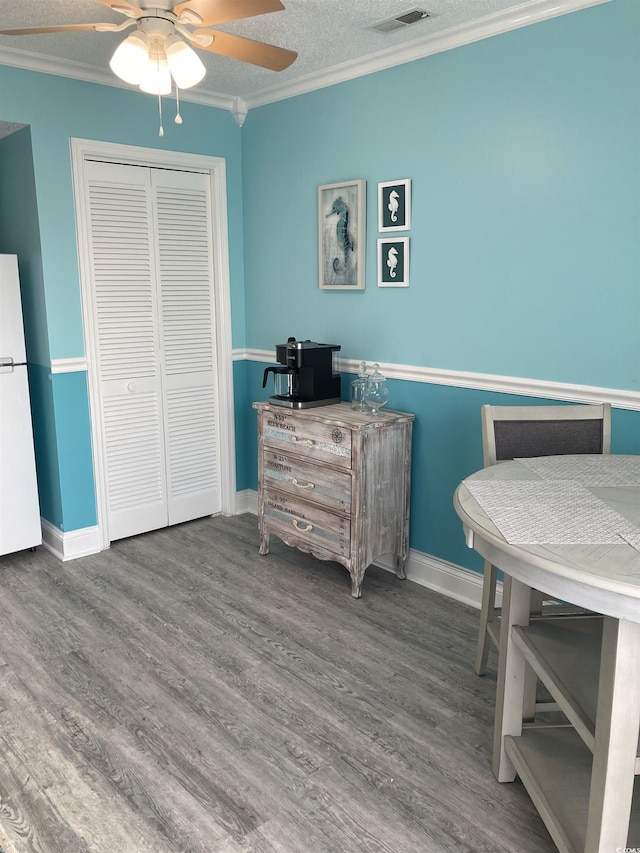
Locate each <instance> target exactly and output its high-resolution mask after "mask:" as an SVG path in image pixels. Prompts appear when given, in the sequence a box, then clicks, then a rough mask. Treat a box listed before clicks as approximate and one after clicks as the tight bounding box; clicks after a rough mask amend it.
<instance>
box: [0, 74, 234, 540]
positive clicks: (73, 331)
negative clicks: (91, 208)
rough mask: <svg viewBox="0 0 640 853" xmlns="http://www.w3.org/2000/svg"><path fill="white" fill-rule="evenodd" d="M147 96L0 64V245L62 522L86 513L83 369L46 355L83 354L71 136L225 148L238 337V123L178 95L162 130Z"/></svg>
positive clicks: (90, 500) (42, 470) (200, 149)
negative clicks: (177, 108)
mask: <svg viewBox="0 0 640 853" xmlns="http://www.w3.org/2000/svg"><path fill="white" fill-rule="evenodd" d="M157 106H158V105H157V101H155V100H154V99H153V98H152V97H149V96H146V95H142V94H141V93H140V92H134V91H129V90H124V89H120V88H115V87H111V86H98V85H95V84H91V83H82V82H79V81H76V80H69V79H65V78H62V77H55V76H50V75H45V74H38V73H34V72H29V71H23V70H18V69H15V68H9V67H4V66H0V120H2V121H10V122H17V123H20V124H25V125H27V126H28V130H27V131H20V132H19V133H17V134H14V135H13V136H11V137H8V138H7V139H6V140H4V141H3V142H4V145H3V146H2V147H0V158H3V162H4V168H3V166H2V165H0V197H2V198H3V201H2V202H0V216H2V215H3V214H2V212H1V211H2V210H4V218H3V219H0V222H4V224H5V225H6V223H7V222H8V221H9V220H10V219H11V216H12V211H22V212H21V213H20V216H22V217H23V218H25V217H26V219H27V220H28V231H27V232H25V233H27V234H28V236H27V237H26V238H25V237H24V236H21V233H19V229H16V228H13V229H12V231H11V233H10V234H9V233H8V235H7V237H6V239H5V241H4V243H3V246H4V249H3V250H4V251H6V252H13V253H16V254H18V261H19V265H20V269H21V273H24V274H25V276H26V280H25V281H23V287H24V288H25V290H26V292H27V293H28V298H27V299H25V315H26V321H27V323H26V324H27V327H28V330H27V333H28V345H29V360H30V374H29V375H30V380H31V391H32V398H33V399H32V406H33V410H34V432H35V439H36V456H37V460H38V478H39V487H40V495H41V511H42V515H43V517H44V518H45V519H46V520H48V521H50V522H51V523H52V524H53V525H55V526H56V527H58V528H60V529H61V530H65V531H69V530H77V529H82V528H85V527H89V526H91V525H93V524H95V523H96V508H95V487H94V480H93V464H92V453H91V436H90V429H89V409H88V393H87V381H86V375H85V373H84V372H82V373H79V374H53V375H52V374H51V371H50V368H51V361H50V360H51V359H53V360H56V359H65V358H78V357H82V356H84V355H85V349H84V335H83V325H82V304H81V295H80V279H79V270H78V250H77V243H76V226H75V209H74V200H73V185H72V173H71V147H70V139H71V138H72V137H76V138H81V139H98V140H101V141H107V142H117V143H121V144H125V145H136V146H140V147H144V148H161V149H167V150H172V151H180V152H189V153H194V154H204V155H209V156H218V157H224V158H225V161H226V172H227V197H228V220H229V263H230V274H231V300H232V312H233V334H234V336H235V337H234V341H235V343H236V346H242V345H243V344H244V336H245V326H244V290H243V243H242V178H241V158H240V128H239V127H238V126H237V124H236V123H235V121H234V119H233V117H232V116H231V114H230V113H229V112H227V111H223V110H218V109H213V108H211V107H203V106H200V105H196V104H191V103H188V102H184V103H182V104H181V113H182V116H183V120H184V123H183V124H182V125H181V126H179V127H178V126H177V125H175V124H174V122H173V120H172V115H171V109H170V108H169V107H168V104H167V103H165V119H164V128H165V136H164V137H163V138H162V139H161V138H159V137H158V112H157ZM23 179H24V180H23ZM21 186H22V190H21ZM21 191H22V192H24V199H26V200H27V201H26V205H25V206H24V207H23V208H21V207H20V205H21V204H22V201H23V199H22V196H21ZM34 234H35V236H34ZM36 236H37V239H36ZM32 297H33V298H32Z"/></svg>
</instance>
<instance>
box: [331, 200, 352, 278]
mask: <svg viewBox="0 0 640 853" xmlns="http://www.w3.org/2000/svg"><path fill="white" fill-rule="evenodd" d="M336 215H337V217H338V221H337V223H336V239H337V241H338V250H339V251H340V252H341V253H342V257H341V258H334V259H333V271H334V272H344V271H345V270H346V269H347V267H348V266H349V265H350V263H351V252H353V250H354V247H355V243H354V240H353V235H352V233H351V231H350V227H349V218H350V215H351V214H350V211H349V205H348V204H347V203H346V202H345V201H344V199H343V198H342V196H338V198H336V199H335V201H334V202H333V204H332V205H331V210H330V211H329V213H327V219H328V218H329V217H330V216H336Z"/></svg>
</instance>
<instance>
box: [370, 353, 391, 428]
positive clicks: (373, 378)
mask: <svg viewBox="0 0 640 853" xmlns="http://www.w3.org/2000/svg"><path fill="white" fill-rule="evenodd" d="M388 399H389V389H388V388H387V380H386V379H385V378H384V376H383V375H382V373H380V365H379V364H374V365H373V373H372V374H371V375H370V376H369V378H368V379H367V387H366V390H365V393H364V401H365V403H366V404H367V406H368V407H369V411H370V412H371V413H372V414H373V415H375V414H378V412H379V411H380V409H381V408H382V407H383V406H384V405H385V403H386V402H387V400H388Z"/></svg>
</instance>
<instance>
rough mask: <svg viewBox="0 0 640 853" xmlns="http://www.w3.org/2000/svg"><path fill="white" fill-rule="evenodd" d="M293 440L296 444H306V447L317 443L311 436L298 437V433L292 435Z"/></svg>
mask: <svg viewBox="0 0 640 853" xmlns="http://www.w3.org/2000/svg"><path fill="white" fill-rule="evenodd" d="M291 440H292V441H293V442H294V443H295V444H304V445H305V447H313V445H314V444H315V441H313V440H312V439H311V438H298V436H297V435H292V436H291Z"/></svg>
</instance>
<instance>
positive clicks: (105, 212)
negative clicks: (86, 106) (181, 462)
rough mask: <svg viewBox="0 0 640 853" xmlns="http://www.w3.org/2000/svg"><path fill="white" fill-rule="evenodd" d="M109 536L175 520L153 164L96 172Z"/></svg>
mask: <svg viewBox="0 0 640 853" xmlns="http://www.w3.org/2000/svg"><path fill="white" fill-rule="evenodd" d="M87 189H88V202H89V204H88V209H89V216H90V228H89V231H90V250H91V256H92V270H93V291H94V328H95V332H96V342H97V353H98V370H99V381H100V396H101V410H102V418H103V455H104V459H105V464H106V472H105V473H106V480H107V492H108V512H109V536H110V539H112V540H114V539H120V538H122V537H124V536H131V535H133V534H135V533H142V532H144V531H146V530H152V529H155V528H157V527H163V526H165V525H166V524H167V520H168V509H167V496H166V492H167V490H166V476H165V462H164V444H165V438H164V417H163V411H162V407H163V389H162V381H161V358H160V340H159V334H158V317H157V307H156V303H157V296H156V283H155V279H156V274H155V268H154V261H153V236H152V235H153V230H152V217H153V209H152V204H151V191H150V175H149V170H148V169H140V168H137V167H133V166H122V165H115V164H103V163H92V164H90V166H89V169H88V188H87Z"/></svg>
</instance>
